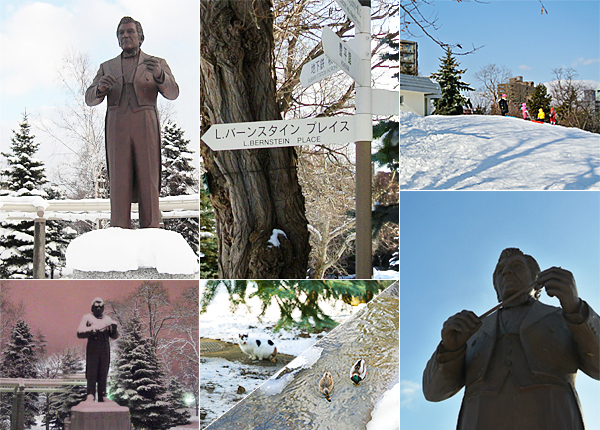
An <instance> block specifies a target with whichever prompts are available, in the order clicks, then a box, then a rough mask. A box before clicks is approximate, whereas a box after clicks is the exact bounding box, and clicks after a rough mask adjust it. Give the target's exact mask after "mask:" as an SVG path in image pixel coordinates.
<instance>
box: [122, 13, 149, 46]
mask: <svg viewBox="0 0 600 430" xmlns="http://www.w3.org/2000/svg"><path fill="white" fill-rule="evenodd" d="M117 39H118V41H119V46H120V47H121V49H123V50H124V51H128V50H135V49H137V48H139V47H140V46H142V43H143V42H144V30H143V29H142V24H140V22H139V21H136V20H135V19H133V18H132V17H130V16H124V17H123V18H121V21H119V25H118V26H117Z"/></svg>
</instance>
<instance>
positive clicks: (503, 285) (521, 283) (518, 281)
mask: <svg viewBox="0 0 600 430" xmlns="http://www.w3.org/2000/svg"><path fill="white" fill-rule="evenodd" d="M532 282H533V276H532V274H531V271H530V270H529V266H527V261H526V260H525V257H523V256H522V255H512V256H510V257H507V258H505V259H503V260H501V261H500V262H499V263H498V266H497V268H496V275H495V276H494V287H495V288H496V292H497V293H498V299H499V300H505V299H507V298H508V297H510V296H512V295H513V294H514V293H516V292H517V291H519V290H522V289H523V288H525V287H527V286H528V285H531V283H532Z"/></svg>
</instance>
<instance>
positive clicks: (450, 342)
mask: <svg viewBox="0 0 600 430" xmlns="http://www.w3.org/2000/svg"><path fill="white" fill-rule="evenodd" d="M479 327H481V320H480V319H479V318H478V317H477V315H475V314H474V313H473V312H471V311H466V310H464V311H462V312H459V313H457V314H456V315H453V316H451V317H450V318H448V319H447V320H446V322H444V325H443V327H442V345H443V346H444V349H446V350H447V351H457V350H459V349H460V348H462V347H463V345H464V344H465V343H467V340H469V338H470V337H471V336H472V335H473V334H474V333H475V332H476V331H477V330H479Z"/></svg>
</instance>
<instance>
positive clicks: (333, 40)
mask: <svg viewBox="0 0 600 430" xmlns="http://www.w3.org/2000/svg"><path fill="white" fill-rule="evenodd" d="M321 42H322V43H323V51H325V55H327V57H328V58H330V59H331V61H333V62H334V63H335V64H337V65H338V67H339V68H340V69H342V70H343V71H344V72H346V73H347V74H348V75H350V77H351V78H352V79H354V80H355V81H356V82H358V83H359V84H360V85H362V86H365V87H366V86H369V85H370V84H371V83H370V82H369V81H370V80H369V79H368V78H367V77H366V76H364V75H365V73H364V72H363V70H362V68H361V67H360V60H361V59H360V57H359V56H358V54H357V53H356V52H355V51H354V50H352V49H351V48H350V47H349V46H348V44H347V43H345V42H344V41H343V40H342V39H340V38H339V37H338V35H337V34H335V33H334V32H333V30H331V29H330V28H329V27H323V35H322V36H321Z"/></svg>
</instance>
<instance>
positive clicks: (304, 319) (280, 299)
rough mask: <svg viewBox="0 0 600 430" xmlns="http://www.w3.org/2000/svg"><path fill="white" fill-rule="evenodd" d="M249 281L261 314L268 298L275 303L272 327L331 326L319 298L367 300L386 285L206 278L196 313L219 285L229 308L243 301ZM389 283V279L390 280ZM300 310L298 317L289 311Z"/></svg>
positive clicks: (201, 309) (210, 299) (206, 304)
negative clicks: (276, 317) (277, 315)
mask: <svg viewBox="0 0 600 430" xmlns="http://www.w3.org/2000/svg"><path fill="white" fill-rule="evenodd" d="M249 283H252V284H254V285H256V287H257V291H256V292H254V293H252V294H251V295H250V296H249V297H254V296H257V297H258V298H260V299H261V301H262V309H261V314H260V315H259V317H260V316H262V315H263V314H264V313H265V312H266V310H267V308H268V307H269V306H270V305H271V304H272V302H275V303H277V305H278V306H279V312H280V318H279V321H277V324H275V328H274V330H275V331H277V330H279V329H281V328H282V327H292V326H295V327H298V328H300V329H302V330H307V331H311V332H312V331H316V332H319V331H320V330H322V329H324V328H331V327H335V326H336V325H337V323H336V322H335V321H334V320H333V319H332V318H331V317H330V316H329V315H327V314H326V313H325V311H324V310H323V309H321V307H320V305H319V302H321V301H322V300H344V301H345V302H347V303H350V302H351V301H353V298H354V299H362V300H363V301H364V302H368V301H370V300H371V299H372V298H373V297H374V296H375V295H376V294H377V293H378V292H379V291H381V290H383V289H384V288H386V287H387V286H389V284H388V283H386V282H380V281H355V280H353V281H348V280H327V281H322V280H319V281H315V280H286V281H246V280H234V281H229V280H226V281H225V280H210V281H207V282H206V284H205V287H204V291H203V292H202V294H201V297H200V314H202V313H204V312H206V310H207V308H208V306H209V305H210V303H211V301H212V300H213V298H214V297H215V295H216V293H217V290H218V289H219V288H220V287H225V288H227V291H228V292H229V301H230V303H231V306H232V308H236V307H237V306H239V305H240V304H243V303H245V301H246V297H247V291H246V290H247V287H248V285H250V284H249ZM390 283H391V281H390ZM295 311H300V317H299V319H295V318H294V317H293V316H292V314H293V313H294V312H295Z"/></svg>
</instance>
